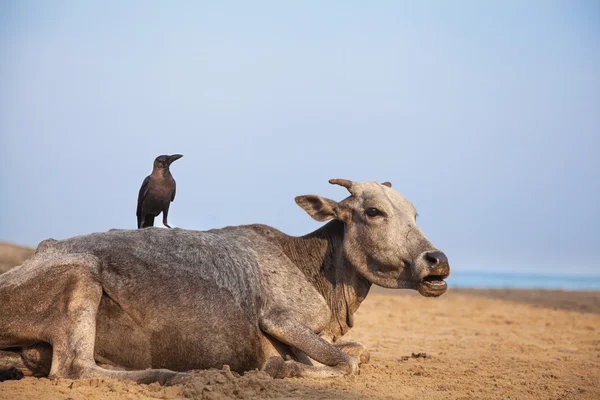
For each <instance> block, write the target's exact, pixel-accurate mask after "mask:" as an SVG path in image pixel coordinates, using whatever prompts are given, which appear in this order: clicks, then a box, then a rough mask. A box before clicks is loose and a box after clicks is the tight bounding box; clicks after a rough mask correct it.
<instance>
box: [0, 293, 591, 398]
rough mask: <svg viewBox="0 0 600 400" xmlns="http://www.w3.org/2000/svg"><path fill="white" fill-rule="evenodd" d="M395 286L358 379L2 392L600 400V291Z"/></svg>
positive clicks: (110, 383)
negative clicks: (436, 293)
mask: <svg viewBox="0 0 600 400" xmlns="http://www.w3.org/2000/svg"><path fill="white" fill-rule="evenodd" d="M392 293H394V292H392V291H384V290H380V289H379V290H374V291H373V293H371V294H370V295H369V297H368V298H367V299H366V300H365V302H364V303H363V305H362V307H361V308H360V309H359V311H358V313H357V314H356V325H355V328H354V329H353V330H352V331H351V332H350V334H348V335H347V337H348V339H353V340H358V341H360V342H362V343H363V344H365V345H366V346H368V348H369V349H370V350H371V362H370V364H367V365H363V366H362V367H361V373H360V375H358V376H352V377H344V378H337V379H326V380H311V379H283V380H281V379H280V380H274V379H271V378H269V377H268V376H266V375H265V374H263V373H260V372H256V371H255V372H250V373H247V374H245V375H244V376H242V377H237V376H234V375H232V374H231V373H229V372H228V371H226V370H225V371H219V370H213V371H202V372H197V373H194V376H193V378H192V379H191V380H190V381H189V382H187V383H186V384H185V385H180V386H173V387H161V386H158V385H156V384H153V385H136V384H134V383H131V382H120V381H114V380H89V379H88V380H78V381H72V380H68V379H59V380H55V381H51V380H48V379H45V378H41V379H37V378H25V379H23V380H21V381H7V382H3V383H0V399H24V400H25V399H27V400H30V399H31V400H35V399H60V400H65V399H74V400H78V399H92V400H100V399H132V400H133V399H152V398H159V399H172V398H193V399H222V398H297V399H300V398H306V399H334V398H344V399H363V398H374V399H444V400H448V399H509V398H510V399H600V292H587V293H586V292H560V291H555V292H550V291H523V290H521V291H519V290H516V291H515V290H508V291H490V290H464V289H459V290H455V291H451V292H450V293H448V294H447V295H444V296H442V297H441V298H438V299H427V298H422V297H420V296H418V295H414V294H404V295H398V294H392ZM396 293H397V292H396ZM412 353H426V355H427V357H426V358H423V357H419V358H413V357H412Z"/></svg>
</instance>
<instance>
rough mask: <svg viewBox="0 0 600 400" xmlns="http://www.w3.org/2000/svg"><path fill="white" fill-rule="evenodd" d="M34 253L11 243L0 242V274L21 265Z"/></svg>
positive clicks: (32, 250) (27, 248) (29, 249)
mask: <svg viewBox="0 0 600 400" xmlns="http://www.w3.org/2000/svg"><path fill="white" fill-rule="evenodd" d="M33 252H34V249H31V248H29V247H23V246H19V245H16V244H12V243H7V242H0V274H2V273H4V272H6V271H8V270H9V269H11V268H12V267H16V266H17V265H21V264H23V262H24V261H25V260H27V259H28V258H29V257H30V256H31V255H32V254H33Z"/></svg>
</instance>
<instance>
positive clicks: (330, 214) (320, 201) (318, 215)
mask: <svg viewBox="0 0 600 400" xmlns="http://www.w3.org/2000/svg"><path fill="white" fill-rule="evenodd" d="M295 200H296V204H298V205H299V206H300V207H302V209H303V210H304V211H306V212H307V213H308V215H310V216H311V217H313V218H314V219H316V220H317V221H321V222H323V221H328V220H330V219H333V218H336V217H337V208H338V203H337V202H335V201H333V200H329V199H326V198H324V197H321V196H317V195H314V194H307V195H304V196H298V197H296V199H295Z"/></svg>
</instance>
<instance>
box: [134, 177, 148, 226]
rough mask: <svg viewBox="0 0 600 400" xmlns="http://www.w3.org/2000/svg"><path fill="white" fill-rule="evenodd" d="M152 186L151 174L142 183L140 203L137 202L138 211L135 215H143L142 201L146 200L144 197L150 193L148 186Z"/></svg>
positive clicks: (139, 196) (139, 195)
mask: <svg viewBox="0 0 600 400" xmlns="http://www.w3.org/2000/svg"><path fill="white" fill-rule="evenodd" d="M149 186H150V176H147V177H146V179H144V182H143V183H142V187H141V188H140V193H139V194H138V203H137V211H136V213H135V215H137V216H138V217H140V216H141V215H142V203H143V202H144V198H145V197H146V194H147V193H148V187H149Z"/></svg>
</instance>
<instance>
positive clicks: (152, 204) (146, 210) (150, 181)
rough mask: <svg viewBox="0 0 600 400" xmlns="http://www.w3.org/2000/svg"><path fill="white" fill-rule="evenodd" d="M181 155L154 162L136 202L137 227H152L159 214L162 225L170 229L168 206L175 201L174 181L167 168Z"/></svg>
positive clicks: (165, 156)
mask: <svg viewBox="0 0 600 400" xmlns="http://www.w3.org/2000/svg"><path fill="white" fill-rule="evenodd" d="M181 157H183V155H181V154H173V155H170V156H168V155H161V156H158V157H156V159H155V160H154V167H153V169H152V173H151V174H150V175H148V176H147V177H146V179H144V182H143V183H142V187H141V188H140V193H139V194H138V202H137V212H136V215H137V226H138V229H139V228H146V227H148V226H154V218H155V217H157V216H158V215H159V214H160V213H161V212H162V214H163V225H164V226H166V227H167V228H170V226H169V223H168V222H167V216H168V215H169V206H170V205H171V202H172V201H173V200H175V187H176V185H175V179H173V175H171V171H170V170H169V167H170V166H171V164H172V163H173V161H175V160H179V159H180V158H181Z"/></svg>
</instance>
